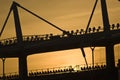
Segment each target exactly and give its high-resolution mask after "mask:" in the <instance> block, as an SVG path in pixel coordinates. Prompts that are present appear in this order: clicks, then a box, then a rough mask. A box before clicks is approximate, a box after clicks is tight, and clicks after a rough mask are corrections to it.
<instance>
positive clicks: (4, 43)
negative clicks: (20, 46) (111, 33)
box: [0, 23, 120, 46]
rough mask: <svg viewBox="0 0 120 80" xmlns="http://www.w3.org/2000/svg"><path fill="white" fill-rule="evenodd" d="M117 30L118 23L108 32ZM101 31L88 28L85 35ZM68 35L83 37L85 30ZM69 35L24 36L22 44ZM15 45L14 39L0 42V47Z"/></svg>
mask: <svg viewBox="0 0 120 80" xmlns="http://www.w3.org/2000/svg"><path fill="white" fill-rule="evenodd" d="M118 29H120V24H119V23H117V24H112V25H110V30H118ZM103 31H104V30H103V28H101V26H98V28H96V27H90V28H88V31H87V34H90V33H97V32H103ZM68 33H69V34H70V35H72V36H76V35H83V34H85V30H84V29H80V30H76V31H73V30H71V31H68ZM70 35H67V34H61V35H53V34H45V35H24V36H23V42H33V41H46V40H52V39H60V38H65V37H70ZM16 43H17V38H16V37H12V38H7V39H2V40H0V46H7V45H12V44H16Z"/></svg>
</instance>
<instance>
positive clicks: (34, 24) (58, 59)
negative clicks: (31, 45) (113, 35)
mask: <svg viewBox="0 0 120 80" xmlns="http://www.w3.org/2000/svg"><path fill="white" fill-rule="evenodd" d="M12 1H16V2H18V3H19V4H21V5H22V6H24V7H25V8H27V9H29V10H31V11H33V12H34V13H36V14H38V15H39V16H41V17H43V18H45V19H47V20H48V21H50V22H52V23H53V24H55V25H57V26H59V27H60V28H62V29H64V30H76V29H81V28H85V27H86V25H87V22H88V19H89V16H90V14H91V11H92V8H93V5H94V2H95V0H0V29H1V28H2V25H3V23H4V21H5V18H6V16H7V14H8V11H9V9H10V6H11V4H12ZM106 1H107V6H108V11H109V19H110V23H111V24H112V23H118V22H119V23H120V13H119V12H120V2H118V0H106ZM18 9H19V15H20V21H21V26H22V30H23V31H22V32H23V35H30V34H46V33H48V34H49V33H54V34H60V33H62V32H60V31H59V30H57V29H55V28H53V27H52V26H50V25H48V24H46V23H45V22H43V21H41V20H39V19H38V18H36V17H34V16H33V15H31V14H29V13H28V12H26V11H24V10H22V9H21V8H18ZM99 25H101V26H102V17H101V6H100V0H99V2H98V5H97V8H96V10H95V14H94V16H93V19H92V22H91V25H90V26H91V27H92V26H96V27H97V26H99ZM13 36H15V29H14V21H13V15H12V14H11V16H10V18H9V20H8V23H7V25H6V28H5V31H4V33H3V34H2V37H1V38H0V39H2V38H8V37H13ZM95 53H96V54H97V53H103V54H100V56H101V57H102V58H104V57H105V55H104V49H100V48H96V51H95ZM86 55H87V59H88V61H89V63H91V50H90V49H87V50H86ZM101 57H98V55H96V62H97V61H100V60H99V59H101ZM84 63H85V62H84V59H83V57H82V54H81V52H80V50H79V49H75V50H67V51H59V52H50V53H44V54H37V55H32V56H28V69H29V70H31V69H38V68H46V67H54V66H64V65H76V64H84ZM17 67H18V63H17V59H11V58H9V59H7V60H6V73H8V72H16V71H18V70H17ZM1 73H2V61H0V74H1Z"/></svg>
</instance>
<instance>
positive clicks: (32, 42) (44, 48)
mask: <svg viewBox="0 0 120 80" xmlns="http://www.w3.org/2000/svg"><path fill="white" fill-rule="evenodd" d="M100 1H101V9H102V17H103V26H104V28H103V29H101V27H98V28H97V29H96V28H95V27H94V28H93V29H91V28H89V24H90V22H91V19H92V16H93V13H94V10H95V7H96V5H97V2H98V0H96V2H95V6H94V8H93V11H92V14H91V16H90V20H89V22H88V25H87V28H86V31H84V30H83V29H81V30H80V31H79V30H76V32H74V31H71V32H69V31H65V30H62V29H61V28H59V27H58V26H56V25H54V24H52V23H51V22H49V21H47V20H46V19H44V18H42V17H40V16H38V15H36V14H35V13H33V12H31V11H29V10H28V9H26V8H24V7H23V6H21V5H20V4H18V3H16V2H13V4H12V6H11V8H10V11H9V13H8V16H7V18H6V20H5V23H4V25H3V28H2V30H1V33H0V36H1V35H2V32H3V31H4V28H5V25H6V23H7V20H8V18H9V16H10V14H11V11H13V15H14V22H15V29H16V37H14V38H8V39H4V40H1V41H0V58H7V57H18V58H19V80H27V79H30V80H31V79H33V78H34V79H35V78H36V79H39V78H40V79H44V80H46V79H47V80H56V79H57V80H59V79H60V80H61V79H65V80H71V79H73V78H74V79H76V80H78V79H80V77H81V79H90V78H91V75H90V74H91V72H92V73H93V74H94V79H96V80H99V79H98V78H96V77H95V76H97V77H99V76H101V74H104V75H106V77H105V76H104V75H102V76H104V78H100V79H109V80H115V79H116V80H117V76H116V75H117V74H116V73H117V69H116V67H115V61H114V45H115V44H118V43H120V38H119V36H120V28H119V27H120V24H119V23H118V24H117V25H112V27H111V26H110V23H109V18H108V12H107V6H106V0H100ZM17 7H20V8H22V9H24V10H25V11H27V12H29V13H31V14H32V15H34V16H36V17H37V18H39V19H41V20H43V21H44V22H46V23H48V24H49V25H51V26H52V27H55V28H56V29H58V30H60V31H62V32H63V34H62V35H53V34H47V35H28V36H23V34H22V30H21V25H20V20H19V14H18V9H17ZM115 27H116V29H114V28H115ZM91 46H92V47H105V48H106V68H105V69H100V70H92V71H91V70H90V69H88V70H87V71H83V72H77V73H72V72H73V71H72V70H71V71H69V74H66V73H63V74H54V75H44V76H36V77H35V76H30V77H28V71H27V56H28V55H32V54H36V53H43V52H50V51H58V50H66V49H74V48H81V50H82V52H83V56H84V58H85V53H84V47H91ZM86 64H87V62H86ZM93 66H94V63H93ZM87 68H88V66H87ZM53 76H56V77H57V78H53ZM65 76H66V77H65ZM70 76H71V77H70ZM77 76H79V77H77ZM86 76H88V77H86ZM15 77H18V76H17V75H16V76H15ZM67 77H69V78H67Z"/></svg>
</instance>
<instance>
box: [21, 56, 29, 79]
mask: <svg viewBox="0 0 120 80" xmlns="http://www.w3.org/2000/svg"><path fill="white" fill-rule="evenodd" d="M27 77H28V71H27V56H25V55H23V56H20V57H19V78H20V80H27Z"/></svg>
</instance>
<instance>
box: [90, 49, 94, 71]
mask: <svg viewBox="0 0 120 80" xmlns="http://www.w3.org/2000/svg"><path fill="white" fill-rule="evenodd" d="M90 48H91V50H92V66H93V69H94V49H95V47H90Z"/></svg>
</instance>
